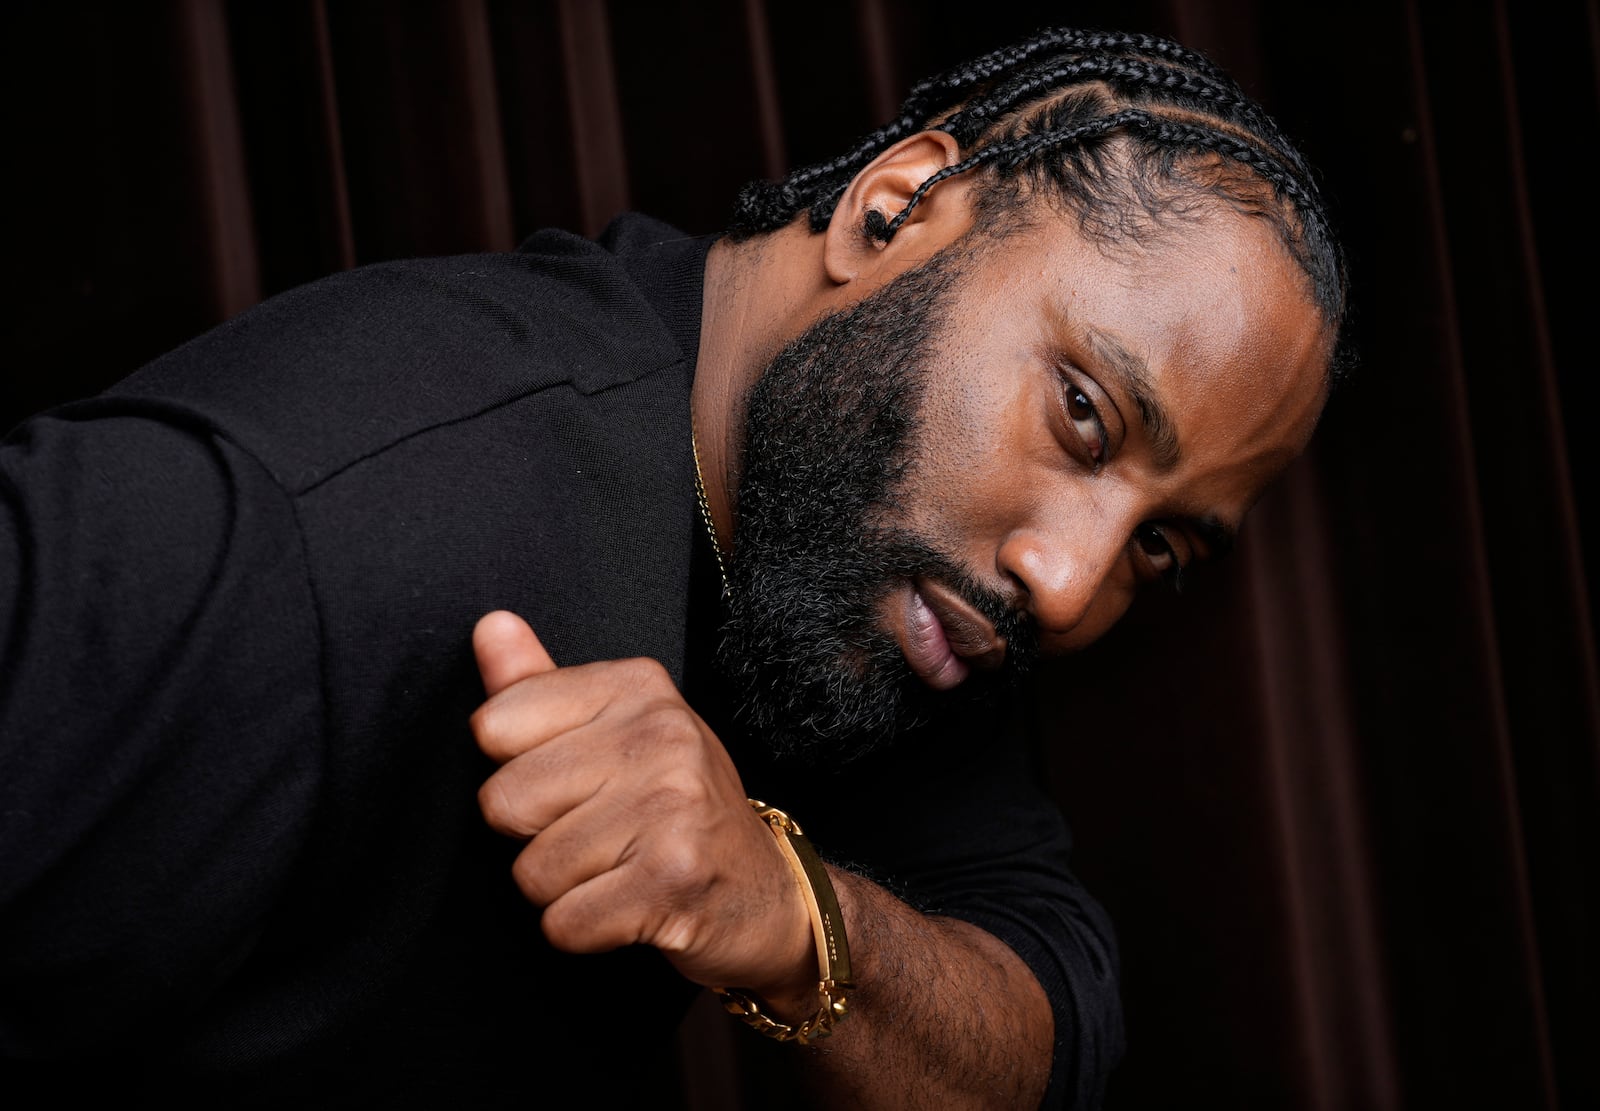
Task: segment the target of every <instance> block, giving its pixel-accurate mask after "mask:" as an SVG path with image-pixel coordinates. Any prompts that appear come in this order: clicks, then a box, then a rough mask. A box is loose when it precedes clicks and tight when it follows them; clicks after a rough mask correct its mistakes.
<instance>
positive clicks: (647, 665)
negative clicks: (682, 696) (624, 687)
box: [618, 656, 677, 691]
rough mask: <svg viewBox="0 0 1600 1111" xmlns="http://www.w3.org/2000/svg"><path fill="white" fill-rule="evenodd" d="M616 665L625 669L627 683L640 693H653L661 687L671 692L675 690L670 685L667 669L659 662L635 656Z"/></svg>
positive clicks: (646, 657)
mask: <svg viewBox="0 0 1600 1111" xmlns="http://www.w3.org/2000/svg"><path fill="white" fill-rule="evenodd" d="M618 663H619V666H621V667H623V668H624V669H625V672H624V674H625V675H626V676H627V678H628V680H629V682H631V683H633V684H634V685H635V686H636V687H637V688H638V689H639V690H641V691H655V690H658V689H659V688H660V687H662V686H663V685H665V686H666V687H668V688H669V689H671V690H674V691H676V690H677V688H676V687H674V686H673V685H672V676H671V675H669V674H667V669H666V668H665V667H663V666H662V665H661V661H660V660H654V659H651V658H650V657H649V656H635V657H634V658H632V659H627V660H620V661H618Z"/></svg>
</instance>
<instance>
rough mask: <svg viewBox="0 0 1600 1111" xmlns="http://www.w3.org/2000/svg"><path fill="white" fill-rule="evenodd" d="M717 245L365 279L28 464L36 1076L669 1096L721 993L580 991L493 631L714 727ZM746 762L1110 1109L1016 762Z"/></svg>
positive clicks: (546, 246) (1109, 985)
mask: <svg viewBox="0 0 1600 1111" xmlns="http://www.w3.org/2000/svg"><path fill="white" fill-rule="evenodd" d="M708 246H709V240H706V239H694V238H690V237H685V236H683V235H682V234H681V233H679V232H677V231H675V230H674V229H672V228H669V227H667V226H665V225H662V224H659V223H656V222H654V221H650V220H648V219H646V218H644V217H638V216H630V217H624V218H622V219H619V220H618V221H617V222H616V223H615V224H614V225H613V226H612V228H611V229H609V230H608V232H607V234H606V235H605V236H603V237H602V238H601V239H600V240H598V241H589V240H584V239H581V238H578V237H575V236H571V235H567V234H565V233H559V232H549V233H541V234H540V235H538V236H535V237H533V238H532V239H530V240H529V241H528V243H526V244H524V246H523V247H522V248H521V249H519V250H518V251H516V252H507V253H504V254H494V255H476V256H462V257H456V258H446V259H431V260H413V261H407V262H400V263H390V264H383V265H379V266H373V267H367V268H363V269H360V270H356V271H352V272H349V273H345V274H340V275H336V276H334V277H331V278H328V279H325V280H323V281H321V282H317V283H313V284H312V285H310V286H307V287H303V288H301V289H298V290H294V291H291V292H289V293H286V294H283V295H280V296H279V297H276V298H273V299H271V300H270V301H268V302H266V303H264V304H262V305H260V306H258V307H257V308H255V309H252V310H250V311H249V312H246V313H244V314H241V315H240V316H239V317H237V318H235V319H234V320H232V321H230V322H228V323H227V324H225V325H222V326H221V327H219V328H217V329H215V330H213V331H212V332H209V333H207V334H206V335H204V336H201V337H199V338H197V339H196V340H194V341H192V342H191V343H189V344H186V345H185V346H183V347H181V348H179V349H177V350H176V351H174V352H172V353H171V354H169V355H167V356H164V357H163V358H162V359H159V360H157V361H156V362H154V363H152V364H151V365H150V366H148V367H146V368H144V369H142V370H141V371H139V372H137V373H136V374H134V375H133V376H131V377H130V378H129V379H127V380H126V381H124V382H123V383H121V384H120V385H119V386H117V387H116V388H115V389H113V390H111V391H109V392H108V393H107V394H105V395H102V396H101V397H98V398H95V399H91V400H89V401H85V402H81V403H78V404H75V405H71V406H67V407H64V408H62V409H60V410H57V411H54V412H52V413H48V414H44V415H41V416H39V417H36V418H35V419H33V420H31V421H28V422H25V423H24V424H23V425H22V426H20V427H19V429H17V430H16V431H15V432H13V434H12V435H11V436H10V437H9V438H8V440H7V441H6V442H5V444H4V446H3V447H0V651H3V652H4V657H3V660H0V1058H3V1060H4V1061H5V1062H6V1065H7V1068H8V1070H11V1071H12V1073H13V1075H14V1076H16V1077H18V1078H21V1079H22V1080H26V1078H28V1077H30V1076H31V1077H34V1078H36V1079H40V1080H46V1081H48V1082H49V1083H50V1084H51V1085H52V1086H56V1085H59V1084H61V1083H63V1082H72V1081H79V1080H94V1079H97V1078H99V1077H102V1076H105V1077H110V1078H113V1079H114V1082H115V1086H116V1088H117V1090H118V1091H119V1092H120V1093H121V1094H122V1095H123V1096H124V1097H127V1096H129V1095H132V1094H135V1093H140V1092H151V1093H154V1094H157V1095H162V1096H166V1097H173V1096H179V1095H206V1096H210V1097H213V1098H217V1099H226V1100H228V1101H230V1102H231V1103H233V1104H235V1105H238V1104H241V1103H257V1104H267V1103H277V1102H287V1101H291V1100H292V1101H297V1102H300V1103H307V1102H309V1103H326V1104H340V1105H349V1104H350V1103H369V1102H370V1103H379V1102H382V1103H388V1104H391V1105H395V1104H400V1105H423V1104H429V1105H431V1104H434V1103H438V1102H441V1101H449V1102H450V1103H452V1104H459V1105H463V1106H497V1105H501V1104H504V1105H507V1106H510V1105H512V1104H515V1105H516V1106H518V1107H526V1106H528V1105H530V1104H531V1103H537V1102H538V1100H539V1097H541V1096H546V1097H549V1098H554V1097H555V1095H556V1093H557V1092H559V1091H560V1090H562V1089H561V1088H560V1087H559V1086H555V1085H553V1084H552V1082H551V1080H550V1079H549V1078H550V1077H551V1076H552V1075H556V1074H557V1073H558V1072H559V1075H561V1076H577V1077H581V1078H582V1081H581V1082H582V1084H583V1087H584V1088H585V1091H586V1093H587V1094H588V1095H589V1097H590V1098H592V1099H594V1100H595V1101H597V1102H599V1103H602V1104H604V1103H607V1102H609V1101H612V1100H620V1099H622V1098H626V1097H627V1096H629V1095H630V1094H632V1095H642V1096H644V1097H645V1098H648V1095H649V1092H650V1088H651V1086H652V1085H655V1084H659V1083H660V1082H661V1078H662V1077H663V1076H666V1075H670V1074H669V1073H668V1072H667V1071H664V1068H665V1059H666V1057H667V1056H668V1055H670V1052H671V1048H672V1041H671V1038H670V1031H671V1029H672V1028H673V1025H674V1024H675V1022H676V1020H677V1019H678V1018H679V1017H680V1016H681V1014H682V1012H683V1009H684V1007H685V1006H686V1005H687V1003H688V1001H689V1000H690V999H691V998H692V997H693V995H694V993H695V991H696V990H697V989H696V988H695V987H694V986H693V985H690V984H687V983H685V982H684V981H683V980H682V979H681V978H679V977H678V976H677V975H676V973H674V972H673V971H672V970H671V968H670V966H668V965H667V964H666V962H665V961H664V960H663V959H661V958H660V957H659V955H657V954H655V953H654V952H652V951H649V950H625V951H621V952H617V953H613V954H607V955H603V956H583V957H575V956H569V955H565V954H561V953H557V952H555V951H554V950H552V949H551V948H550V947H549V946H548V945H547V944H545V942H544V940H543V937H542V935H541V934H540V933H539V929H538V913H537V910H536V909H535V908H533V907H531V906H529V905H528V904H526V903H525V902H524V901H523V900H522V898H521V896H520V894H519V893H518V892H517V890H516V888H515V887H514V885H513V884H512V883H511V881H510V878H509V867H510V862H511V860H512V858H513V857H514V855H515V852H516V850H517V847H518V846H517V845H515V844H514V843H511V842H508V841H506V840H504V839H502V838H499V837H498V836H496V835H495V834H493V833H492V832H490V831H489V830H487V828H486V827H485V826H484V824H483V822H482V819H481V817H480V815H479V813H478V810H477V804H476V791H477V788H478V786H479V785H480V784H481V783H482V781H483V779H484V778H486V776H487V775H488V773H489V771H490V770H492V769H491V768H490V766H489V765H488V763H487V761H486V760H484V758H483V757H481V755H479V753H478V752H477V749H476V746H475V745H474V744H473V742H472V739H471V736H470V733H469V731H468V729H467V719H468V716H469V715H470V713H471V712H472V710H473V709H474V708H475V707H476V706H477V704H478V703H479V702H480V701H481V700H482V689H481V686H480V684H479V680H478V676H477V673H476V669H475V667H474V666H473V661H472V655H471V649H470V632H471V628H472V625H473V623H474V622H475V621H476V620H477V618H478V617H479V616H481V615H482V614H483V613H484V612H487V611H488V610H490V609H494V608H508V609H512V610H515V611H516V612H518V613H521V614H522V615H523V616H525V617H526V618H527V619H528V620H529V621H530V623H531V624H532V625H533V626H534V628H535V629H536V630H537V631H538V632H539V634H540V637H541V639H542V640H543V641H544V643H545V644H546V646H547V647H548V648H549V649H550V651H551V653H552V655H553V656H554V657H555V659H556V660H557V661H558V662H560V663H563V664H566V663H581V662H585V661H588V660H594V659H604V658H615V657H623V656H639V655H646V656H653V657H655V658H657V659H660V660H661V661H662V662H663V663H664V664H666V665H667V666H668V668H669V670H671V671H672V673H673V674H674V676H675V677H677V678H679V679H680V681H684V682H686V688H685V689H686V692H687V694H688V696H689V697H690V698H691V701H693V700H694V699H696V698H697V697H699V698H700V699H701V702H702V703H703V704H704V705H705V708H706V716H707V717H708V720H709V719H710V718H712V717H713V716H714V715H715V713H716V710H715V707H714V705H713V701H714V695H715V681H714V678H712V677H711V676H709V675H708V674H707V673H706V671H705V669H704V667H703V666H702V664H703V660H704V646H705V645H706V644H707V643H708V640H707V638H708V637H709V636H711V635H714V629H715V622H716V610H715V606H716V603H715V598H714V596H713V597H710V598H709V599H708V598H705V597H701V596H699V595H697V594H696V593H695V591H693V590H692V589H691V563H692V562H693V561H692V559H691V553H692V551H693V549H694V545H695V544H697V543H699V544H703V543H704V541H703V538H702V539H697V536H698V532H697V530H698V529H700V524H699V521H698V518H697V516H696V512H695V506H694V495H693V469H692V468H693V464H692V460H691V456H690V452H689V432H688V391H689V384H690V381H691V378H692V374H693V367H694V359H695V354H696V347H697V344H698V329H699V314H700V293H701V280H702V275H703V268H704V259H705V252H706V250H707V248H708ZM702 554H703V553H702ZM702 572H703V569H702ZM713 595H714V592H713ZM691 597H694V599H695V600H694V602H693V604H692V605H691ZM686 636H688V637H689V641H688V646H687V648H686V640H685V638H686ZM686 663H687V666H688V668H689V675H688V676H687V678H686V677H685V666H686ZM724 740H725V742H726V743H727V744H728V746H729V749H730V752H731V753H732V754H733V755H734V757H735V760H736V762H737V763H738V764H739V766H740V770H741V774H742V775H743V776H744V777H745V779H746V786H747V788H748V789H749V791H750V793H751V794H753V795H759V796H761V797H766V798H768V799H769V801H772V802H775V803H777V804H779V805H782V806H784V807H785V808H786V809H789V810H791V812H793V813H794V814H795V815H796V816H797V817H800V818H801V819H802V820H803V821H804V823H805V825H806V828H807V832H808V834H810V835H811V836H812V839H813V840H814V841H815V842H816V843H817V844H818V845H819V847H820V848H821V849H822V851H823V852H824V854H825V855H828V856H830V857H831V858H833V859H835V860H837V861H839V862H841V863H845V864H847V865H849V866H852V867H855V868H857V869H859V870H862V871H864V872H866V873H868V874H870V875H873V876H874V877H877V878H879V879H880V880H881V881H882V882H884V883H885V884H886V885H887V886H889V887H890V888H891V889H892V890H895V891H897V892H898V893H900V894H902V896H903V897H905V898H907V899H908V900H909V901H911V902H913V903H914V904H915V905H918V906H921V907H923V908H924V909H928V910H930V911H936V912H940V913H947V914H952V915H955V916H958V917H961V918H965V919H967V920H970V921H972V922H974V923H976V924H978V925H980V926H982V927H984V928H985V929H988V930H990V932H992V933H994V934H996V935H997V936H999V937H1000V938H1001V939H1002V940H1004V941H1006V942H1007V943H1008V944H1010V945H1011V946H1012V947H1013V948H1014V949H1016V950H1017V952H1018V953H1019V954H1020V955H1021V956H1022V957H1023V958H1024V959H1025V960H1026V961H1027V962H1028V963H1029V965H1030V966H1031V967H1032V968H1033V970H1034V971H1035V973H1036V975H1037V976H1038V977H1039V979H1040V982H1041V983H1042V984H1043V985H1044V987H1045V990H1046V992H1047V994H1048V995H1049V996H1050V998H1051V1001H1052V1005H1053V1007H1054V1010H1055V1015H1056V1026H1057V1030H1056V1033H1057V1052H1056V1066H1055V1073H1054V1076H1053V1081H1052V1090H1051V1098H1050V1100H1049V1101H1048V1102H1049V1103H1051V1104H1058V1103H1061V1102H1062V1101H1064V1100H1065V1101H1070V1100H1072V1099H1073V1098H1081V1099H1086V1100H1089V1101H1092V1100H1093V1099H1095V1098H1096V1093H1097V1092H1098V1091H1099V1090H1100V1088H1101V1086H1102V1085H1103V1082H1104V1074H1105V1072H1106V1070H1107V1068H1108V1067H1109V1065H1110V1063H1111V1062H1112V1061H1113V1060H1114V1059H1115V1056H1116V1055H1117V1054H1118V1053H1119V1052H1120V1038H1121V1031H1120V1023H1119V1019H1118V1012H1117V1006H1116V979H1115V950H1114V946H1113V943H1112V939H1111V934H1110V930H1109V927H1108V926H1107V924H1106V922H1105V920H1104V916H1103V914H1102V913H1101V911H1100V910H1099V908H1098V907H1097V906H1096V905H1095V904H1094V903H1093V901H1092V900H1091V899H1089V898H1088V897H1087V896H1086V895H1085V894H1084V893H1083V892H1082V890H1081V889H1080V888H1079V887H1078V885H1077V884H1076V882H1075V881H1074V880H1073V878H1072V877H1071V875H1070V873H1069V872H1068V870H1067V866H1066V853H1067V847H1068V843H1067V837H1066V831H1065V828H1064V826H1063V825H1062V823H1061V821H1060V817H1059V815H1058V814H1057V813H1056V811H1055V808H1054V806H1053V804H1052V803H1051V802H1050V801H1049V800H1048V799H1047V798H1046V797H1045V796H1044V795H1043V794H1041V793H1040V792H1039V791H1038V790H1037V788H1036V787H1035V786H1034V785H1033V783H1032V777H1031V774H1030V768H1029V764H1028V759H1027V753H1026V747H1025V745H1024V744H1023V742H1022V740H1021V739H1020V737H1019V736H1018V735H1017V733H1016V732H1015V731H1014V730H1006V729H1002V728H1000V727H999V726H998V725H997V724H996V723H993V722H985V721H980V720H974V721H969V722H965V723H960V724H959V726H958V727H957V728H955V729H954V730H952V732H951V734H950V735H947V736H944V737H942V738H941V737H932V736H930V737H929V738H927V739H926V740H925V741H920V740H919V741H918V742H917V743H914V744H913V743H907V744H905V745H899V746H896V747H895V748H894V749H891V750H889V751H887V752H885V753H882V754H879V755H874V756H871V757H868V758H866V759H865V760H862V761H859V762H856V763H852V764H849V765H847V766H846V768H845V769H844V770H843V771H841V772H839V773H830V772H825V771H807V770H804V769H800V768H794V767H787V766H784V765H782V764H778V763H775V762H773V761H771V760H770V759H768V758H767V756H766V755H765V754H764V753H763V752H762V751H761V750H760V748H759V746H757V745H754V744H752V743H750V742H749V741H747V740H745V739H742V738H739V737H738V736H737V734H736V733H734V732H732V731H731V730H730V731H729V732H728V733H727V735H726V736H725V737H724ZM955 1005H956V1006H970V1005H971V1004H970V1003H967V1002H959V1001H958V1002H957V1003H955ZM642 1031H648V1032H649V1033H647V1034H642V1033H641V1032H642ZM652 1058H654V1060H652ZM656 1065H660V1066H662V1068H660V1069H657V1068H656V1067H655V1066H656ZM14 1090H21V1089H14Z"/></svg>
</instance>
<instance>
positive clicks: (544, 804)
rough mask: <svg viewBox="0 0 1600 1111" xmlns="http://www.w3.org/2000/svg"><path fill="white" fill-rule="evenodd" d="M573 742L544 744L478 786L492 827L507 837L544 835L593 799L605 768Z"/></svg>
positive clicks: (604, 774)
mask: <svg viewBox="0 0 1600 1111" xmlns="http://www.w3.org/2000/svg"><path fill="white" fill-rule="evenodd" d="M582 756H583V754H582V753H581V752H575V751H574V746H570V745H559V744H556V745H544V746H542V747H539V748H535V749H533V750H532V751H529V752H525V753H523V754H522V755H521V756H518V757H515V758H514V759H512V760H510V761H508V762H507V763H505V764H502V765H501V766H500V770H499V771H497V772H495V773H494V774H493V775H491V776H490V777H489V778H488V779H486V780H484V783H483V786H482V787H480V788H478V808H479V809H480V810H482V811H483V818H484V821H486V822H487V823H488V824H489V828H491V829H493V830H496V831H497V832H500V833H504V834H506V835H507V836H509V837H533V836H535V835H543V834H544V833H545V831H546V830H548V829H549V828H550V827H551V826H552V825H554V824H555V823H556V820H557V819H558V818H560V817H561V816H562V815H563V814H567V813H569V812H571V811H572V810H574V809H575V808H577V807H579V806H582V805H583V804H584V803H585V802H587V801H588V800H589V799H591V798H593V797H594V795H595V793H596V792H598V791H599V790H600V789H601V788H602V787H603V786H604V785H605V781H606V777H607V774H608V772H607V769H606V768H605V767H603V766H601V765H597V764H596V763H594V762H593V761H589V760H584V759H583V758H582Z"/></svg>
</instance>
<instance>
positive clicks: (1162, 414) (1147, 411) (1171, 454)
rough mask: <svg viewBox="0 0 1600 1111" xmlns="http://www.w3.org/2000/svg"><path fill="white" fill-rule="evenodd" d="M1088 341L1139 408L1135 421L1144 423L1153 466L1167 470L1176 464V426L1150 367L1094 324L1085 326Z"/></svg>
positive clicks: (1178, 454) (1178, 457) (1096, 354)
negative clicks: (1155, 387)
mask: <svg viewBox="0 0 1600 1111" xmlns="http://www.w3.org/2000/svg"><path fill="white" fill-rule="evenodd" d="M1088 337H1089V345H1090V346H1091V347H1092V348H1093V349H1094V354H1095V356H1096V358H1097V359H1098V360H1099V362H1100V364H1101V365H1102V366H1104V367H1105V368H1106V369H1107V370H1108V371H1110V372H1111V374H1112V375H1113V376H1114V377H1115V378H1116V379H1117V381H1118V383H1120V384H1121V386H1122V389H1123V391H1124V392H1126V393H1127V395H1128V396H1129V397H1131V398H1133V403H1134V404H1135V405H1136V406H1138V408H1139V423H1140V424H1141V425H1143V426H1144V434H1145V438H1146V439H1147V440H1149V441H1150V450H1151V453H1152V454H1153V455H1154V456H1155V460H1156V466H1158V467H1160V468H1161V469H1162V470H1164V471H1170V470H1172V468H1174V467H1176V466H1177V465H1178V460H1179V459H1180V458H1181V453H1180V452H1179V450H1178V428H1177V425H1175V424H1174V423H1173V421H1172V414H1170V413H1169V412H1167V408H1166V406H1164V405H1162V404H1161V401H1160V399H1159V398H1157V397H1156V395H1155V391H1154V390H1152V389H1151V387H1150V367H1149V366H1148V365H1147V364H1146V363H1145V361H1144V359H1142V358H1141V357H1139V356H1138V355H1135V354H1134V353H1133V352H1132V351H1129V350H1128V349H1127V348H1126V347H1124V346H1122V344H1121V343H1120V342H1118V340H1117V339H1116V338H1115V337H1114V336H1111V335H1109V334H1107V333H1105V332H1102V331H1101V330H1100V329H1098V328H1090V329H1088Z"/></svg>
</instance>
